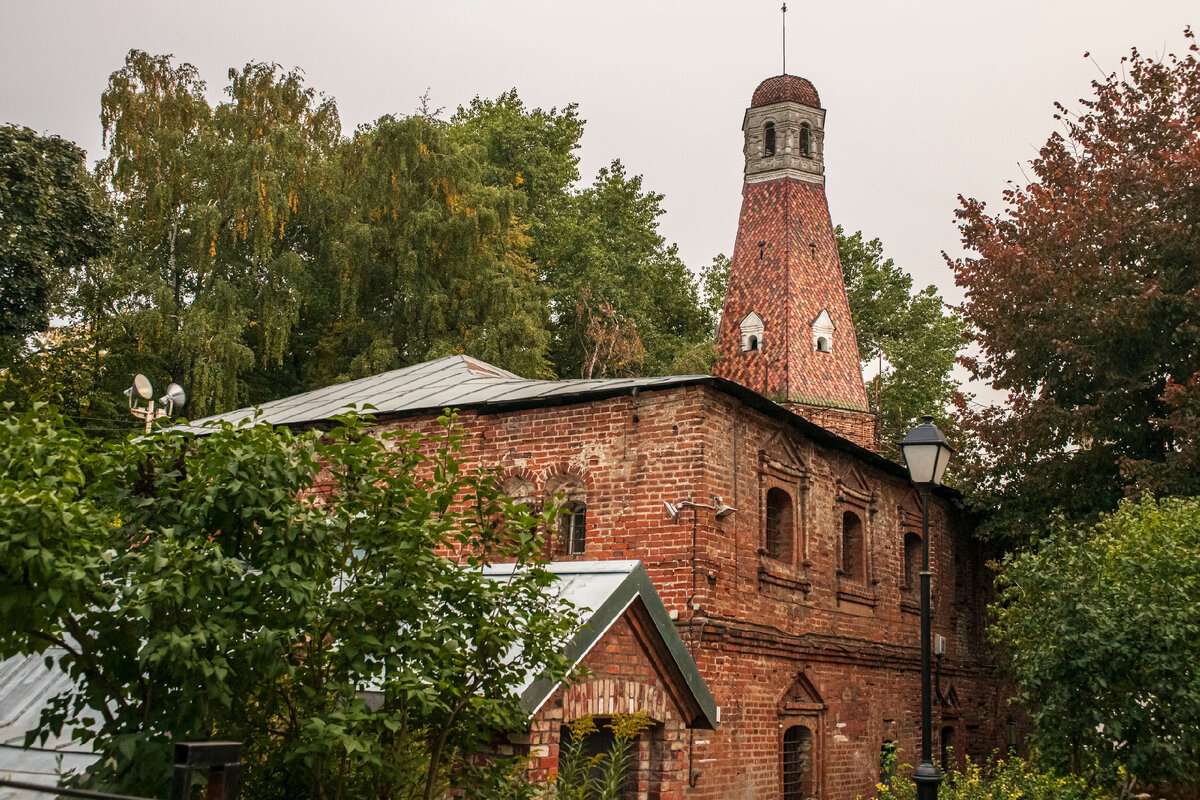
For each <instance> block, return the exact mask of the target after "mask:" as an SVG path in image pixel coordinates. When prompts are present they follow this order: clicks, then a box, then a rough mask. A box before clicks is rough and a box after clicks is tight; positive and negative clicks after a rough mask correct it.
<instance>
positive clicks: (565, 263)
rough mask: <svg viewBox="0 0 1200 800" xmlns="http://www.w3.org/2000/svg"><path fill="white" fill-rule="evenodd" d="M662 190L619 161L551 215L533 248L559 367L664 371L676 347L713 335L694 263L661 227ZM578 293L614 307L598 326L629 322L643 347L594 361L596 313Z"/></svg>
mask: <svg viewBox="0 0 1200 800" xmlns="http://www.w3.org/2000/svg"><path fill="white" fill-rule="evenodd" d="M662 199H663V198H662V195H659V194H655V193H653V192H647V191H643V189H642V178H641V176H640V175H634V176H632V177H631V176H629V175H627V173H626V171H625V167H624V165H622V164H621V162H620V161H614V162H613V163H612V164H611V165H609V166H608V167H606V168H603V169H601V170H600V172H599V174H598V175H597V177H596V181H595V183H594V184H593V185H592V186H590V187H588V188H587V189H584V190H583V191H581V192H579V193H577V194H575V195H574V196H573V197H571V198H570V201H569V203H568V204H567V205H566V207H565V208H563V209H562V210H561V211H559V212H558V213H556V214H555V215H554V216H553V217H552V218H551V219H550V220H549V221H548V223H547V225H546V229H545V238H544V239H543V240H542V241H541V242H540V243H539V244H538V245H537V247H536V248H535V252H536V253H537V254H538V256H537V257H538V258H539V261H538V267H539V269H540V270H541V273H542V280H543V281H544V283H545V284H546V286H547V288H548V289H549V291H550V331H551V335H552V337H553V338H552V343H551V358H552V360H553V362H554V365H555V369H556V371H557V373H558V374H559V375H560V376H564V377H566V376H579V375H585V374H587V373H588V372H589V370H590V371H591V374H606V375H661V374H665V373H667V372H669V371H670V368H671V366H672V364H673V363H674V360H675V358H676V356H677V355H678V354H679V353H680V352H682V351H684V350H686V349H687V348H688V347H690V346H692V345H695V344H697V343H699V342H702V341H704V340H705V339H707V338H708V337H709V336H710V328H711V326H712V321H711V320H710V319H709V318H708V316H707V315H706V314H705V313H704V310H703V309H702V308H701V307H700V304H699V298H698V296H697V291H696V285H695V282H694V281H693V279H692V277H691V273H689V272H688V269H687V267H686V266H685V265H684V263H683V262H682V261H681V260H680V258H679V255H678V253H677V251H676V248H675V246H674V245H668V244H667V243H666V240H665V239H663V237H662V235H661V234H660V233H659V232H658V218H659V217H661V216H662V215H663V213H664V212H663V209H662V205H661V203H662ZM581 301H584V302H586V303H587V304H589V306H591V305H593V304H598V305H607V306H608V307H610V309H611V315H610V319H609V321H608V322H607V323H606V324H605V325H604V326H602V328H603V329H604V330H612V329H623V330H624V331H626V332H627V333H626V334H624V339H625V340H626V341H631V339H630V336H629V333H628V332H636V335H637V340H638V342H639V343H640V345H641V350H642V352H644V356H642V357H641V358H639V359H634V360H632V361H630V360H626V359H622V358H620V357H617V358H614V359H612V360H611V361H609V362H607V363H604V364H603V366H602V367H601V368H599V369H597V368H596V367H595V366H589V365H592V364H593V362H594V359H593V358H591V357H589V356H590V355H594V354H595V352H596V351H597V350H601V351H603V350H605V349H606V348H605V347H604V346H603V343H602V342H598V341H597V340H596V338H595V336H593V335H592V334H593V333H594V332H595V330H596V326H595V325H590V323H591V322H592V321H593V317H592V316H591V315H589V314H581V313H579V305H578V304H579V303H580V302H581ZM614 352H633V353H637V352H638V348H636V347H630V348H617V349H616V350H614Z"/></svg>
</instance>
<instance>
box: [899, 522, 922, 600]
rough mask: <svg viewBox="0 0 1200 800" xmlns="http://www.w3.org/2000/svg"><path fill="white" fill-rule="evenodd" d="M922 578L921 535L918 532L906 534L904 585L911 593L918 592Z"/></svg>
mask: <svg viewBox="0 0 1200 800" xmlns="http://www.w3.org/2000/svg"><path fill="white" fill-rule="evenodd" d="M920 579H921V537H920V535H919V534H916V533H912V532H909V533H906V534H904V586H903V588H904V589H905V590H907V591H908V592H909V593H910V594H913V593H916V591H917V585H918V583H919V582H920Z"/></svg>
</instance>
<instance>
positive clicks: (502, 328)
mask: <svg viewBox="0 0 1200 800" xmlns="http://www.w3.org/2000/svg"><path fill="white" fill-rule="evenodd" d="M484 156H485V153H484V151H483V149H482V148H481V147H480V146H478V145H472V144H466V145H464V144H460V143H459V142H458V141H456V140H455V139H454V138H453V137H452V136H451V135H450V132H449V131H448V129H447V126H446V124H445V123H442V122H439V121H437V120H435V119H431V118H428V117H424V116H415V117H409V118H407V119H394V118H392V117H384V118H382V119H380V120H379V121H378V122H376V123H375V124H373V125H370V126H364V127H363V128H362V129H360V130H359V131H358V132H357V134H356V135H355V136H354V138H353V140H351V141H350V142H348V143H346V145H345V146H344V147H343V148H342V150H341V152H340V154H339V157H338V162H337V164H338V170H339V172H340V174H341V175H342V176H343V180H344V183H343V184H342V186H341V187H340V189H339V191H340V193H341V195H342V197H344V198H345V202H346V204H347V209H348V213H347V214H346V215H345V217H344V222H342V223H341V224H342V225H343V227H342V228H341V229H340V230H339V231H337V234H336V236H337V241H338V242H339V244H338V245H337V249H336V252H335V257H334V258H333V259H332V260H331V261H329V262H328V266H327V267H326V270H327V271H326V272H325V273H322V277H321V278H320V279H319V280H318V281H317V282H316V283H317V284H318V285H331V286H335V287H338V289H339V294H338V295H337V296H336V297H329V298H328V299H327V300H325V307H324V309H323V314H324V316H323V318H322V320H321V322H320V332H321V338H320V340H319V342H318V344H317V353H318V355H319V357H318V359H317V361H316V363H313V364H310V365H309V373H310V374H311V375H312V378H311V380H310V383H312V384H314V385H325V384H328V383H330V382H333V381H336V380H345V379H347V378H354V377H362V376H364V375H371V374H375V373H377V372H380V371H382V370H385V369H392V368H395V367H400V366H407V365H409V364H415V363H417V362H420V361H425V360H428V359H431V358H438V357H441V356H445V355H450V354H453V353H467V354H470V355H473V356H475V357H477V358H481V359H483V360H485V361H488V362H490V363H493V364H495V365H496V366H499V367H504V368H506V369H510V370H513V371H515V372H517V373H519V374H522V375H527V376H531V377H532V376H544V375H546V374H548V367H547V364H546V355H545V354H546V348H547V345H548V343H549V335H548V333H547V332H546V300H545V293H544V291H543V290H542V289H541V287H540V286H539V285H538V282H537V276H536V273H535V270H534V267H533V265H532V263H531V262H530V260H529V257H528V254H527V249H528V236H527V228H528V226H527V224H526V223H525V222H524V220H523V219H522V218H521V217H520V216H519V213H518V212H519V209H520V206H521V197H520V194H519V192H518V190H517V189H515V188H514V187H512V186H490V185H487V184H486V183H484V182H483V172H484V170H485V168H486V167H487V164H486V162H485V161H484Z"/></svg>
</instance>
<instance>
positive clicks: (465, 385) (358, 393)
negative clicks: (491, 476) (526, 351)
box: [192, 356, 711, 426]
mask: <svg viewBox="0 0 1200 800" xmlns="http://www.w3.org/2000/svg"><path fill="white" fill-rule="evenodd" d="M708 380H711V378H710V377H709V376H707V375H679V376H672V377H664V378H602V379H593V380H563V381H540V380H532V379H529V378H522V377H521V376H519V375H514V374H513V373H511V372H509V371H507V370H503V369H500V368H499V367H494V366H492V365H491V364H488V363H485V362H483V361H480V360H479V359H476V358H471V357H470V356H447V357H445V358H439V359H437V360H435V361H426V362H424V363H421V364H414V365H413V366H411V367H404V368H403V369H394V370H391V371H389V372H382V373H380V374H378V375H372V376H371V377H369V378H359V379H358V380H354V381H348V382H346V383H339V384H335V385H333V386H326V387H325V388H323V389H314V390H313V391H311V392H303V393H302V394H297V395H292V396H291V397H284V398H281V399H279V400H271V401H269V402H266V403H263V404H262V405H260V406H259V407H258V408H259V410H260V411H261V413H262V417H261V418H260V420H261V421H262V422H266V423H270V424H272V425H303V424H306V423H313V422H320V421H322V420H327V419H329V418H330V417H333V416H335V415H337V414H339V413H343V412H345V411H347V410H349V408H350V407H351V406H352V405H353V406H357V407H358V408H362V407H363V406H367V405H371V406H374V407H375V409H376V410H375V413H377V414H397V413H406V412H413V411H425V410H430V409H435V410H436V409H443V408H467V407H473V406H481V405H493V404H500V405H503V404H510V403H536V402H538V401H540V400H555V401H560V400H562V399H567V398H572V397H577V396H578V397H587V396H591V395H596V394H607V393H619V392H624V391H628V390H630V389H634V388H665V387H667V386H676V385H679V384H681V383H689V382H690V383H699V382H704V381H708ZM253 413H254V409H253V408H239V409H237V410H236V411H229V412H226V413H224V414H217V415H215V416H212V417H206V418H204V419H200V420H196V421H194V422H193V423H192V425H193V426H199V425H203V424H205V423H207V422H218V421H228V422H234V423H237V422H241V421H242V420H246V419H249V418H250V417H251V416H252V415H253Z"/></svg>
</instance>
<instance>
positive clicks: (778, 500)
mask: <svg viewBox="0 0 1200 800" xmlns="http://www.w3.org/2000/svg"><path fill="white" fill-rule="evenodd" d="M792 509H793V505H792V496H791V495H790V494H788V493H787V492H785V491H784V490H783V489H778V488H775V489H769V490H767V514H766V517H767V531H766V533H767V535H766V539H767V541H766V545H767V555H769V556H771V557H772V558H778V559H780V560H782V561H791V559H792V542H793V541H794V540H795V538H796V532H795V526H794V524H793V512H792Z"/></svg>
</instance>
